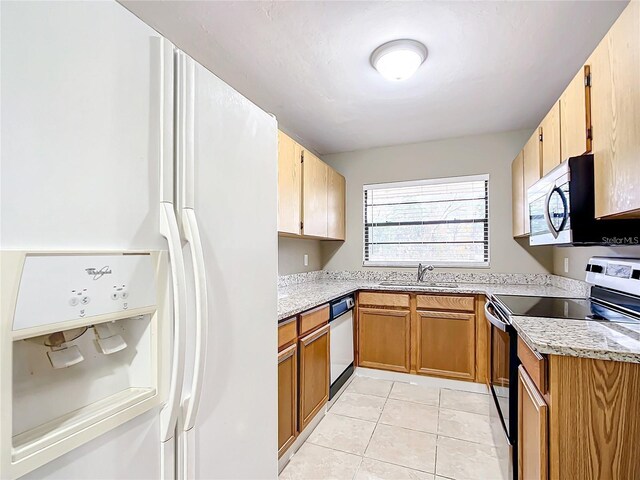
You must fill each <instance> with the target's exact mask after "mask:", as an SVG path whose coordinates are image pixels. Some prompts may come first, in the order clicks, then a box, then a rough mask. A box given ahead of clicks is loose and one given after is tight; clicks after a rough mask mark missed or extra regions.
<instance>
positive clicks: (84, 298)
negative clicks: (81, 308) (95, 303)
mask: <svg viewBox="0 0 640 480" xmlns="http://www.w3.org/2000/svg"><path fill="white" fill-rule="evenodd" d="M90 301H91V299H90V298H89V297H87V296H86V295H85V296H84V297H82V300H80V303H81V304H82V305H86V304H87V303H89V302H90Z"/></svg>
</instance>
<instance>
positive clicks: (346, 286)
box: [278, 280, 572, 321]
mask: <svg viewBox="0 0 640 480" xmlns="http://www.w3.org/2000/svg"><path fill="white" fill-rule="evenodd" d="M457 285H458V286H457V287H455V288H451V287H436V286H431V285H424V286H422V285H421V286H404V285H380V281H376V280H373V281H372V280H317V281H312V282H304V283H299V284H294V285H288V286H286V287H279V288H278V321H280V320H284V319H286V318H288V317H291V316H293V315H296V314H298V313H300V312H304V311H305V310H309V309H310V308H313V307H316V306H318V305H322V304H323V303H327V302H329V301H331V300H333V299H335V298H338V297H341V296H343V295H347V294H349V293H352V292H355V291H356V290H379V291H390V292H425V293H462V294H480V295H492V294H507V295H541V296H547V297H566V296H572V295H571V294H570V293H569V292H567V291H566V290H563V289H561V288H559V287H554V286H550V285H511V284H500V283H458V284H457Z"/></svg>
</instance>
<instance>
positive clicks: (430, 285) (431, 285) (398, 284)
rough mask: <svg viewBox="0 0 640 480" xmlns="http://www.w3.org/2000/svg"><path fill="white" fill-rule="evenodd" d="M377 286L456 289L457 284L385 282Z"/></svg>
mask: <svg viewBox="0 0 640 480" xmlns="http://www.w3.org/2000/svg"><path fill="white" fill-rule="evenodd" d="M379 285H380V286H383V287H407V288H419V287H425V288H458V284H457V283H453V282H407V281H403V280H390V281H387V282H380V283H379Z"/></svg>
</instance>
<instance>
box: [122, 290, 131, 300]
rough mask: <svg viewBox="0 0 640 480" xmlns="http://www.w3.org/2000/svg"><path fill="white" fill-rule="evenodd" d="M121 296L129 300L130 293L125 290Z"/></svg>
mask: <svg viewBox="0 0 640 480" xmlns="http://www.w3.org/2000/svg"><path fill="white" fill-rule="evenodd" d="M120 295H121V296H122V298H129V292H128V291H127V290H123V291H122V293H121V294H120Z"/></svg>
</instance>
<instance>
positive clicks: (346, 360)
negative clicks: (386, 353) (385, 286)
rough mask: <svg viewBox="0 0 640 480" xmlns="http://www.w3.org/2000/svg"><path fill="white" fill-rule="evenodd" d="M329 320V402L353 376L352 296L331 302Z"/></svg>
mask: <svg viewBox="0 0 640 480" xmlns="http://www.w3.org/2000/svg"><path fill="white" fill-rule="evenodd" d="M330 305H331V317H330V319H329V332H330V333H329V354H330V356H329V361H330V365H331V388H330V389H329V400H331V399H332V398H333V396H334V395H335V394H336V393H337V392H338V391H339V390H340V388H341V387H342V386H343V385H344V384H345V382H346V381H347V380H348V379H349V377H351V375H353V372H354V369H355V367H354V365H353V360H354V356H353V351H354V344H353V307H354V306H355V299H354V297H353V295H348V296H346V297H342V298H340V299H339V300H334V301H333V302H331V304H330Z"/></svg>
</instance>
